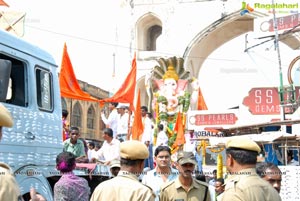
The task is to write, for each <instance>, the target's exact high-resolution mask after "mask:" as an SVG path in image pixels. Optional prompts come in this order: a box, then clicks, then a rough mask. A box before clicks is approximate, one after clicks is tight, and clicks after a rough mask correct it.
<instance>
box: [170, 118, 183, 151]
mask: <svg viewBox="0 0 300 201" xmlns="http://www.w3.org/2000/svg"><path fill="white" fill-rule="evenodd" d="M174 131H175V132H176V133H177V136H176V140H175V142H174V144H173V147H175V148H176V147H178V146H180V145H184V143H185V137H184V129H183V124H182V118H181V113H180V112H179V113H178V115H177V119H176V123H175V127H174Z"/></svg>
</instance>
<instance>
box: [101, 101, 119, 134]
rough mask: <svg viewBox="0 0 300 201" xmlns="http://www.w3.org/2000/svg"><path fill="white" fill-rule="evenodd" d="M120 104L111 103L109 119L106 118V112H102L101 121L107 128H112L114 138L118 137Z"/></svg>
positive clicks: (109, 105)
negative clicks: (118, 110) (118, 107)
mask: <svg viewBox="0 0 300 201" xmlns="http://www.w3.org/2000/svg"><path fill="white" fill-rule="evenodd" d="M118 104H119V103H115V102H112V103H109V104H108V109H109V110H110V113H109V115H108V117H107V118H106V116H105V114H104V111H101V119H102V121H103V122H104V123H105V125H106V128H111V129H112V130H113V134H114V138H116V137H117V127H118V116H119V114H118V112H117V108H116V107H117V106H118Z"/></svg>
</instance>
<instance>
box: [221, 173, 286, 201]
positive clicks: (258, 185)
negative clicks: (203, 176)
mask: <svg viewBox="0 0 300 201" xmlns="http://www.w3.org/2000/svg"><path fill="white" fill-rule="evenodd" d="M222 194H223V196H222V201H235V200H239V201H242V200H245V201H250V200H251V201H280V200H281V198H280V196H279V194H278V192H277V191H276V190H275V189H274V188H273V187H272V186H271V185H270V184H269V183H268V182H266V181H265V180H263V179H261V178H260V177H259V176H258V175H257V174H256V170H255V168H248V169H244V170H242V171H239V172H237V173H236V174H235V175H232V176H231V177H230V178H229V179H228V180H227V181H226V186H225V191H224V192H223V193H222Z"/></svg>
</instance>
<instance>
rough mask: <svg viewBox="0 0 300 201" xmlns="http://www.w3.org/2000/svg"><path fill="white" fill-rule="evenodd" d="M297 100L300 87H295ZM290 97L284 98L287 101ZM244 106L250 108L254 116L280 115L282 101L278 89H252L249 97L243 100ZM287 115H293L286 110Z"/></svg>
mask: <svg viewBox="0 0 300 201" xmlns="http://www.w3.org/2000/svg"><path fill="white" fill-rule="evenodd" d="M295 91H296V93H295V98H296V99H297V97H299V94H300V93H299V91H300V87H295ZM287 98H288V97H286V96H285V97H284V99H285V100H286V99H287ZM243 105H245V106H247V107H248V108H249V112H250V113H251V114H253V115H279V114H280V100H279V93H278V88H277V87H266V88H263V87H261V88H252V89H251V90H250V91H249V93H248V96H246V97H245V98H244V100H243ZM285 112H286V113H291V111H290V109H289V108H287V107H286V108H285Z"/></svg>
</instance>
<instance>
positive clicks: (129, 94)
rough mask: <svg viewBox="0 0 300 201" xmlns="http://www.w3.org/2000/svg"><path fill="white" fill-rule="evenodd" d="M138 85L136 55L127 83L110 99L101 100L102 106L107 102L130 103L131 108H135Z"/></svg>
mask: <svg viewBox="0 0 300 201" xmlns="http://www.w3.org/2000/svg"><path fill="white" fill-rule="evenodd" d="M135 85H136V54H134V58H133V60H132V64H131V70H130V72H129V74H128V75H127V77H126V79H125V81H124V82H123V84H122V85H121V87H120V88H119V90H118V91H117V92H116V93H115V94H114V95H113V96H112V97H110V98H106V99H103V100H100V105H103V104H104V103H106V102H120V103H129V104H130V107H131V108H133V101H134V92H135Z"/></svg>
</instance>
